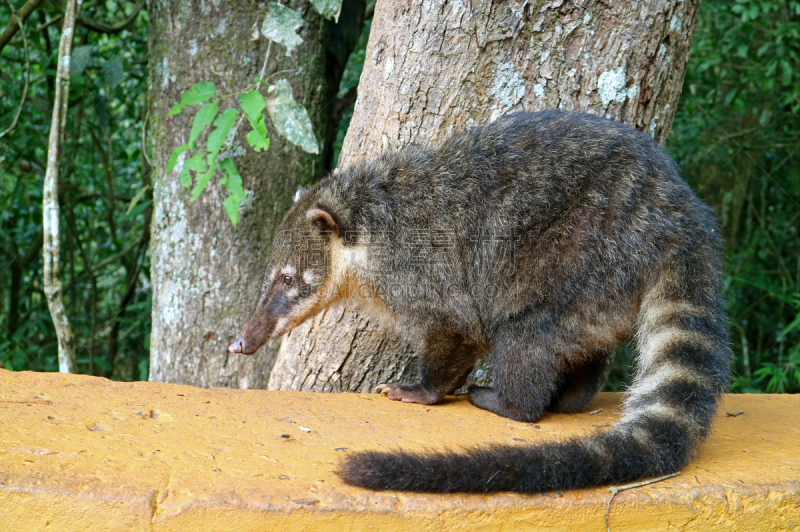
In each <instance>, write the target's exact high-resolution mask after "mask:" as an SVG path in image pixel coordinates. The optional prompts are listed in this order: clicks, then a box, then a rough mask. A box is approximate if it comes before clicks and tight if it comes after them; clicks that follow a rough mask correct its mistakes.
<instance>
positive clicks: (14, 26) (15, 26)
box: [0, 0, 42, 53]
mask: <svg viewBox="0 0 800 532" xmlns="http://www.w3.org/2000/svg"><path fill="white" fill-rule="evenodd" d="M40 3H42V0H28V1H27V2H25V5H23V6H22V7H21V8H19V11H17V12H16V13H15V12H14V6H11V4H9V5H10V6H11V19H10V20H9V21H8V26H6V29H5V30H3V33H2V34H0V53H3V48H5V46H6V44H8V41H10V40H11V38H12V37H13V36H14V35H16V33H17V30H19V29H20V28H21V27H22V23H23V22H25V19H26V18H28V15H30V14H31V13H33V11H34V10H35V9H36V8H37V7H39V4H40Z"/></svg>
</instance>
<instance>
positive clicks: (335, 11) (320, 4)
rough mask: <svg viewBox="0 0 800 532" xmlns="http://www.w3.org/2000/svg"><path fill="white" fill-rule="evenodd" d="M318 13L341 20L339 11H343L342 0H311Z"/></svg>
mask: <svg viewBox="0 0 800 532" xmlns="http://www.w3.org/2000/svg"><path fill="white" fill-rule="evenodd" d="M311 4H312V5H313V6H314V8H315V9H316V10H317V13H319V14H320V15H322V16H323V17H325V18H326V19H328V20H331V19H333V21H334V22H339V13H340V12H341V11H342V0H311Z"/></svg>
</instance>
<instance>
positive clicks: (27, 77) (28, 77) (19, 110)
mask: <svg viewBox="0 0 800 532" xmlns="http://www.w3.org/2000/svg"><path fill="white" fill-rule="evenodd" d="M40 1H41V0H40ZM6 3H7V4H8V7H10V8H11V10H12V11H13V10H14V6H13V5H11V0H6ZM26 5H27V4H26ZM23 7H25V6H23ZM15 19H16V21H17V25H18V26H19V30H20V33H22V42H23V44H24V45H25V88H24V89H22V98H21V99H20V101H19V107H18V108H17V114H16V115H14V121H13V122H11V125H10V126H8V128H7V129H6V130H5V131H3V132H2V133H0V139H1V138H3V137H5V136H6V135H8V134H9V133H11V132H12V131H13V130H14V128H15V127H17V121H18V120H19V115H20V113H22V106H23V105H25V98H26V97H27V96H28V85H29V84H30V81H31V60H30V57H29V56H28V37H27V36H26V35H25V26H24V25H23V22H22V19H21V18H20V17H18V16H17V15H13V14H12V15H11V20H15ZM0 48H1V47H0Z"/></svg>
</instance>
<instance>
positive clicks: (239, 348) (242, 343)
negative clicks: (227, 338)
mask: <svg viewBox="0 0 800 532" xmlns="http://www.w3.org/2000/svg"><path fill="white" fill-rule="evenodd" d="M265 343H266V342H262V343H258V342H253V341H250V342H248V341H247V339H246V338H245V335H244V333H242V335H240V336H239V338H237V339H236V340H234V341H233V343H231V345H229V346H228V352H230V353H239V354H242V355H252V354H253V353H255V352H256V351H258V348H259V347H261V346H262V345H264V344H265Z"/></svg>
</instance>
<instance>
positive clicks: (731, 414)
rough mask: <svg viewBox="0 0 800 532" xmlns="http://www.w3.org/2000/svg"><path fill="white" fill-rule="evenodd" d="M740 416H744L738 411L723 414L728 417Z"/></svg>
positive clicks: (742, 412)
mask: <svg viewBox="0 0 800 532" xmlns="http://www.w3.org/2000/svg"><path fill="white" fill-rule="evenodd" d="M742 414H744V410H739V411H738V412H725V415H726V416H728V417H736V416H741V415H742Z"/></svg>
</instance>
